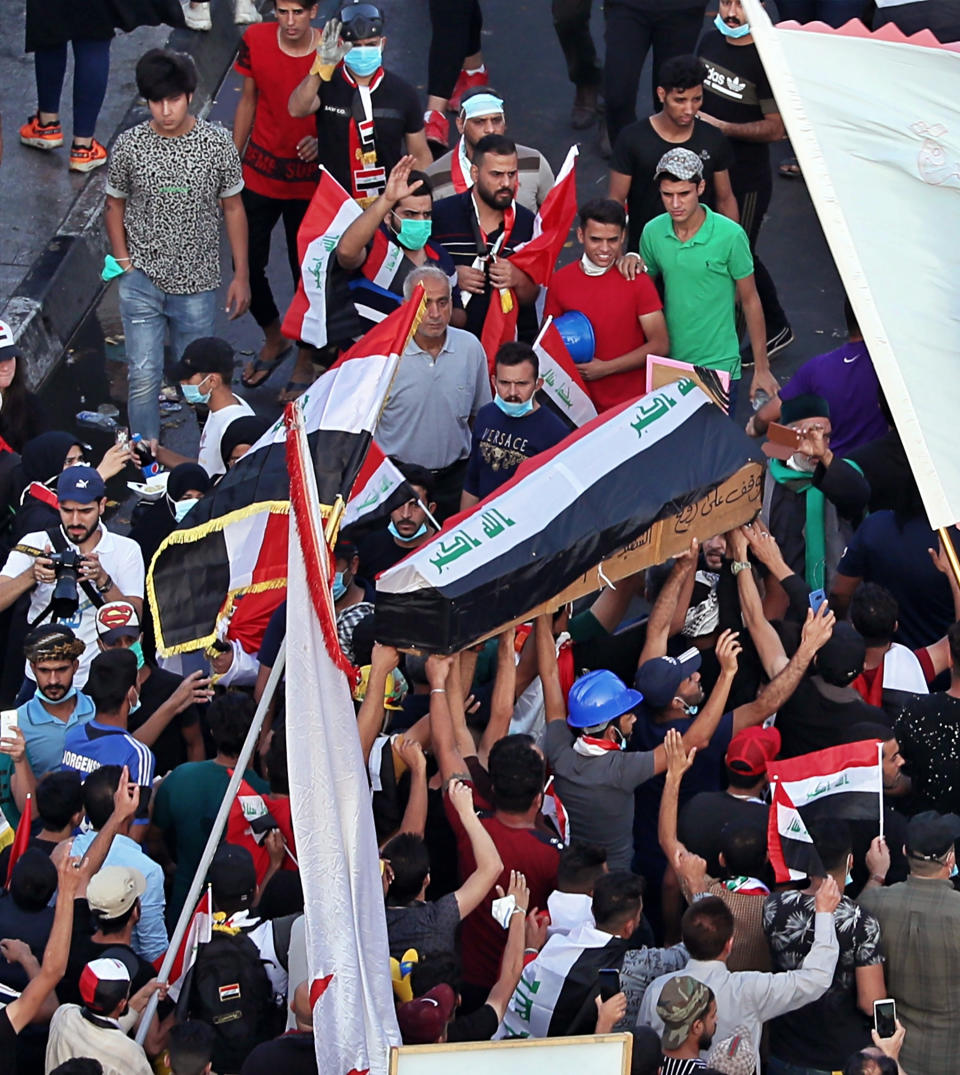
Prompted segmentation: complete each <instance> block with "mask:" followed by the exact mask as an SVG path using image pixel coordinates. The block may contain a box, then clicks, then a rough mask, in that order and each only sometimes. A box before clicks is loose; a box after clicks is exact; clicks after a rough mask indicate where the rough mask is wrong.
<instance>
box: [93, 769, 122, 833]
mask: <svg viewBox="0 0 960 1075" xmlns="http://www.w3.org/2000/svg"><path fill="white" fill-rule="evenodd" d="M122 775H123V768H122V767H121V766H119V765H101V766H100V768H99V769H94V770H93V772H92V773H91V774H90V775H89V776H88V777H87V779H86V780H84V782H83V808H84V810H86V812H87V817H88V818H89V820H90V824H91V825H92V826H93V827H94V829H95V830H96V831H97V832H99V831H100V830H101V829H102V828H103V826H104V825H106V823H107V821H109V819H110V815H111V814H112V813H113V796H114V794H115V793H116V790H117V788H118V787H119V786H120V777H121V776H122Z"/></svg>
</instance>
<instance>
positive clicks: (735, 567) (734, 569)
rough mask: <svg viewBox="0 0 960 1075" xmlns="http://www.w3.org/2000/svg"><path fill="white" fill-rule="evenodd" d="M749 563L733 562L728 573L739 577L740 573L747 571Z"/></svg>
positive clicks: (744, 561) (745, 561)
mask: <svg viewBox="0 0 960 1075" xmlns="http://www.w3.org/2000/svg"><path fill="white" fill-rule="evenodd" d="M749 570H750V563H749V561H747V560H734V561H732V562H731V564H730V572H731V574H733V575H739V574H740V572H741V571H749Z"/></svg>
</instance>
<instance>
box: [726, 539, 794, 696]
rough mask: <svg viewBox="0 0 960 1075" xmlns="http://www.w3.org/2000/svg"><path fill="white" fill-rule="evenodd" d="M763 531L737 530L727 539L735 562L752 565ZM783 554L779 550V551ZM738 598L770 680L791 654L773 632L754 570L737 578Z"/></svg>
mask: <svg viewBox="0 0 960 1075" xmlns="http://www.w3.org/2000/svg"><path fill="white" fill-rule="evenodd" d="M755 530H757V531H758V536H759V531H760V528H759V527H743V526H741V527H737V529H736V530H731V531H730V533H729V534H728V535H727V541H728V543H729V545H730V546H731V551H732V552H733V558H734V560H735V561H739V562H740V563H744V564H748V563H749V561H748V560H747V548H748V545H749V546H750V547H752V546H753V544H754V542H753V540H752V538H753V533H754V531H755ZM777 551H778V552H779V550H777ZM764 562H765V561H764ZM737 596H738V597H739V598H740V611H741V612H742V613H743V622H744V624H745V625H746V628H747V630H748V631H749V632H750V637H751V638H752V639H753V644H754V646H755V647H756V650H757V655H758V656H759V658H760V663H761V664H762V665H763V670H764V672H766V674H767V676H768V677H769V678H770V679H773V677H774V676H775V675H776V674H777V673H778V672H779V671H780V670H781V669H782V668H783V667H784V666H785V665H786V663H787V654H786V652H785V650H784V648H783V643H782V642H781V641H780V636H779V635H778V634H777V632H776V631H775V630H774V629H773V625H772V624H771V623H770V621H769V620H768V619H767V617H766V616H764V614H763V602H762V601H761V600H760V591H759V590H758V589H757V580H756V579H755V578H754V577H753V568H752V567H749V566H748V567H747V568H745V569H744V570H742V571H740V572H738V574H737Z"/></svg>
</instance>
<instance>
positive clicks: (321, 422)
mask: <svg viewBox="0 0 960 1075" xmlns="http://www.w3.org/2000/svg"><path fill="white" fill-rule="evenodd" d="M422 296H423V288H422V287H418V288H417V289H416V290H415V291H414V294H413V296H412V297H411V299H410V301H409V302H406V303H404V304H403V305H402V306H400V307H398V309H396V310H395V311H394V312H393V313H392V314H391V315H390V316H389V317H387V318H386V319H385V320H383V321H382V322H380V324H379V325H377V326H376V327H375V328H373V329H371V330H370V332H368V333H367V334H366V335H365V336H364V337H363V339H361V340H360V341H359V342H358V343H356V344H355V345H354V347H353V348H352V349H351V350H350V352H349V356H350V359H349V360H344V359H341V361H340V362H338V363H337V364H336V366H335V367H334V368H333V369H331V370H329V371H328V372H327V373H325V374H324V375H323V376H322V377H320V378H319V379H318V380H316V381H315V382H314V383H313V384H312V385H311V386H310V388H309V389H307V391H306V392H305V393H304V394H303V395H302V396H301V397H300V400H299V402H300V404H301V406H302V410H303V422H304V427H305V429H306V431H307V435H308V440H309V444H310V451H311V457H312V460H313V468H314V475H315V480H316V485H317V489H318V490H319V495H320V503H321V504H323V505H327V506H329V505H332V504H333V503H334V502H335V501H336V499H337V497H338V496H342V497H343V499H344V501H347V500H348V499H349V496H350V490H351V488H352V487H353V485H354V481H355V479H356V477H357V474H358V473H359V472H360V469H361V467H362V465H363V461H364V458H365V457H366V453H367V450H368V448H369V446H370V444H371V441H372V437H373V431H374V429H375V428H376V425H377V422H378V421H379V418H380V413H381V411H382V410H383V406H384V404H385V402H386V398H387V394H388V392H389V390H390V385H391V384H392V382H393V377H394V374H395V373H396V369H397V365H398V363H399V361H400V355H401V354H402V353H403V350H404V348H405V347H406V345H407V342H408V340H409V339H410V337H411V336H412V335H413V332H414V330H415V327H416V324H417V319H418V317H419V316H420V307H421V305H422V302H421V300H422ZM285 436H286V432H285V426H284V421H283V419H281V420H280V421H278V422H277V423H276V424H275V425H274V426H273V427H272V428H271V429H269V430H267V432H266V433H265V434H264V435H263V436H262V437H261V438H260V440H258V441H257V443H256V444H255V445H254V446H253V447H252V448H251V449H250V451H249V452H247V454H246V455H245V456H244V457H243V458H242V459H241V460H240V461H239V462H238V463H237V464H236V466H234V467H232V468H231V469H230V470H229V471H228V472H227V473H226V475H225V476H224V478H223V480H222V481H221V482H220V483H219V484H218V485H217V486H216V487H215V488H214V490H213V491H212V492H211V493H209V494H208V495H207V496H205V497H204V498H203V499H202V500H200V502H199V503H198V504H197V505H196V507H194V508H193V510H192V511H191V512H190V514H189V515H188V516H187V517H186V519H185V520H184V523H183V524H181V526H180V527H179V528H178V529H176V530H174V531H173V533H172V534H170V536H169V537H167V538H166V540H165V541H164V542H163V544H162V545H161V546H160V548H159V549H158V550H157V553H156V555H155V556H154V558H153V561H152V563H151V565H150V570H149V572H148V575H147V592H148V594H149V598H150V607H151V610H152V612H153V620H154V629H155V632H156V639H157V647H158V650H159V652H160V653H161V655H162V656H165V657H167V656H171V655H173V654H175V653H184V652H188V651H190V650H196V649H202V648H204V647H205V646H208V645H210V643H211V642H213V641H214V640H215V639H216V638H218V637H221V635H222V631H223V625H224V623H229V633H228V634H227V636H226V637H228V638H237V639H238V640H239V641H240V642H241V644H242V645H243V647H244V649H246V650H247V652H255V651H256V649H257V648H258V646H259V639H260V638H261V637H262V635H263V630H264V629H265V627H266V622H267V621H268V620H269V616H270V613H271V612H272V611H273V609H275V608H276V606H277V605H278V604H279V603H280V602H281V601H282V600H283V598H284V595H285V589H286V585H287V529H288V519H287V516H288V513H289V511H290V475H289V473H288V471H287V462H286V445H285ZM244 601H246V603H247V605H248V606H252V607H253V610H254V611H255V613H256V615H255V616H252V617H248V616H247V615H246V612H245V608H244ZM251 621H252V623H251ZM254 626H255V627H256V630H255V629H253V627H254ZM257 630H259V635H258V634H257Z"/></svg>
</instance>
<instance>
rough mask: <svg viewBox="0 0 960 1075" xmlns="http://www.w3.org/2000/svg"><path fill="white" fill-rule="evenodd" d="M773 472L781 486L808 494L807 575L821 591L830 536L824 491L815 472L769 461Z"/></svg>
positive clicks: (805, 544)
mask: <svg viewBox="0 0 960 1075" xmlns="http://www.w3.org/2000/svg"><path fill="white" fill-rule="evenodd" d="M769 465H770V474H771V475H772V476H773V480H774V481H775V482H776V483H777V484H778V485H785V486H786V487H787V488H788V489H789V490H790V491H791V492H793V493H796V494H797V495H798V496H799V495H800V493H805V494H806V501H807V502H806V514H807V518H806V526H805V527H804V571H803V574H804V578H805V579H806V580H807V585H808V586H809V587H810V589H811V590H822V589H823V587H824V583H825V582H826V559H827V538H826V532H825V530H824V507H825V504H824V501H825V497H824V495H823V493H821V492H820V490H819V489H818V488H817V487H816V486H815V485H814V484H813V480H812V479H813V475H812V474H801V473H800V472H799V471H796V470H793V469H792V468H790V467H788V466H787V465H786V463H781V462H780V460H779V459H771V460H769Z"/></svg>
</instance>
